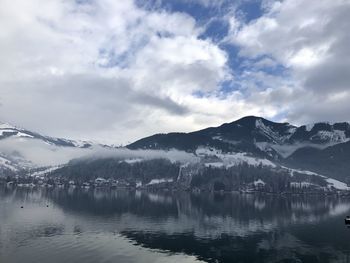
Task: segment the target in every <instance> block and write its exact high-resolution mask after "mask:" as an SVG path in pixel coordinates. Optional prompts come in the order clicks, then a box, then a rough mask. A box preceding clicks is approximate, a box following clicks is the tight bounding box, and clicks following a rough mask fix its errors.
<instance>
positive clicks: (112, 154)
mask: <svg viewBox="0 0 350 263" xmlns="http://www.w3.org/2000/svg"><path fill="white" fill-rule="evenodd" d="M0 153H2V154H5V155H7V156H10V157H11V156H16V157H18V156H20V157H22V158H23V159H25V160H27V161H30V162H31V163H32V164H33V166H56V165H63V164H66V163H68V162H69V161H71V160H73V159H81V158H82V159H85V160H87V159H99V158H101V159H103V158H116V159H125V160H126V159H144V160H149V159H158V158H165V159H169V160H170V161H171V162H177V161H178V162H181V163H184V162H196V161H198V157H196V156H195V155H193V154H191V153H186V152H183V151H178V150H170V151H160V150H129V149H126V148H108V147H102V146H99V145H95V146H93V147H90V148H75V147H63V146H55V145H52V144H48V143H46V142H43V141H41V140H37V139H30V138H28V139H27V138H8V139H4V140H1V141H0Z"/></svg>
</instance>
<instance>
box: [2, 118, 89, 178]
mask: <svg viewBox="0 0 350 263" xmlns="http://www.w3.org/2000/svg"><path fill="white" fill-rule="evenodd" d="M93 146H94V144H92V143H90V142H84V141H74V140H67V139H61V138H54V137H49V136H43V135H41V134H39V133H36V132H32V131H29V130H26V129H22V128H19V127H15V126H13V125H10V124H8V123H0V175H7V174H11V173H12V174H13V173H19V172H20V171H22V170H24V169H33V168H37V167H43V166H52V165H56V164H62V163H66V162H68V161H69V160H70V159H72V158H75V157H79V156H81V155H82V154H83V152H84V151H87V150H88V149H90V148H92V147H93Z"/></svg>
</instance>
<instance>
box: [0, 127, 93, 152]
mask: <svg viewBox="0 0 350 263" xmlns="http://www.w3.org/2000/svg"><path fill="white" fill-rule="evenodd" d="M9 138H12V139H16V138H18V139H36V140H41V141H43V142H45V143H47V144H50V145H56V146H68V147H78V148H88V147H90V146H91V145H92V144H91V143H89V142H84V141H74V140H67V139H62V138H54V137H49V136H43V135H41V134H39V133H35V132H31V131H28V130H25V129H22V128H18V127H15V126H13V125H10V124H8V123H1V122H0V140H4V139H9Z"/></svg>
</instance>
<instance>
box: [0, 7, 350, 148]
mask: <svg viewBox="0 0 350 263" xmlns="http://www.w3.org/2000/svg"><path fill="white" fill-rule="evenodd" d="M349 13H350V1H349V0H303V1H301V0H284V1H273V0H260V1H258V0H236V1H233V0H134V1H133V0H123V1H119V0H75V1H74V0H50V1H47V0H26V1H22V0H0V120H1V121H4V122H10V123H13V124H16V125H19V126H21V127H25V128H27V129H31V130H34V131H38V132H41V133H43V134H47V135H51V136H59V137H68V138H75V139H88V140H97V141H100V142H105V143H115V144H121V143H122V144H125V143H127V142H129V141H133V140H135V139H138V138H140V137H144V136H148V135H151V134H153V133H159V132H170V131H192V130H196V129H200V128H204V127H207V126H215V125H219V124H221V123H223V122H230V121H233V120H235V119H238V118H240V117H243V116H246V115H258V116H263V117H266V118H269V119H271V120H275V121H288V122H291V123H294V124H302V123H311V122H316V121H321V120H329V121H340V120H342V121H344V120H346V121H350V103H349V101H350V89H349V83H350V50H349V47H350V33H349V32H350V16H349Z"/></svg>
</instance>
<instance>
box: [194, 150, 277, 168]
mask: <svg viewBox="0 0 350 263" xmlns="http://www.w3.org/2000/svg"><path fill="white" fill-rule="evenodd" d="M196 155H197V156H199V157H201V158H202V160H203V162H205V166H214V167H223V166H224V167H227V168H228V167H232V166H237V165H240V164H243V163H247V164H248V165H252V166H259V165H263V166H270V167H276V165H275V164H274V163H273V162H271V161H269V160H267V159H261V158H256V157H253V156H248V155H247V153H244V152H238V153H235V152H233V153H222V152H221V151H220V150H218V149H215V148H207V147H200V148H198V149H197V150H196ZM208 157H215V158H217V159H218V160H217V161H214V162H212V161H209V162H206V161H205V158H208Z"/></svg>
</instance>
